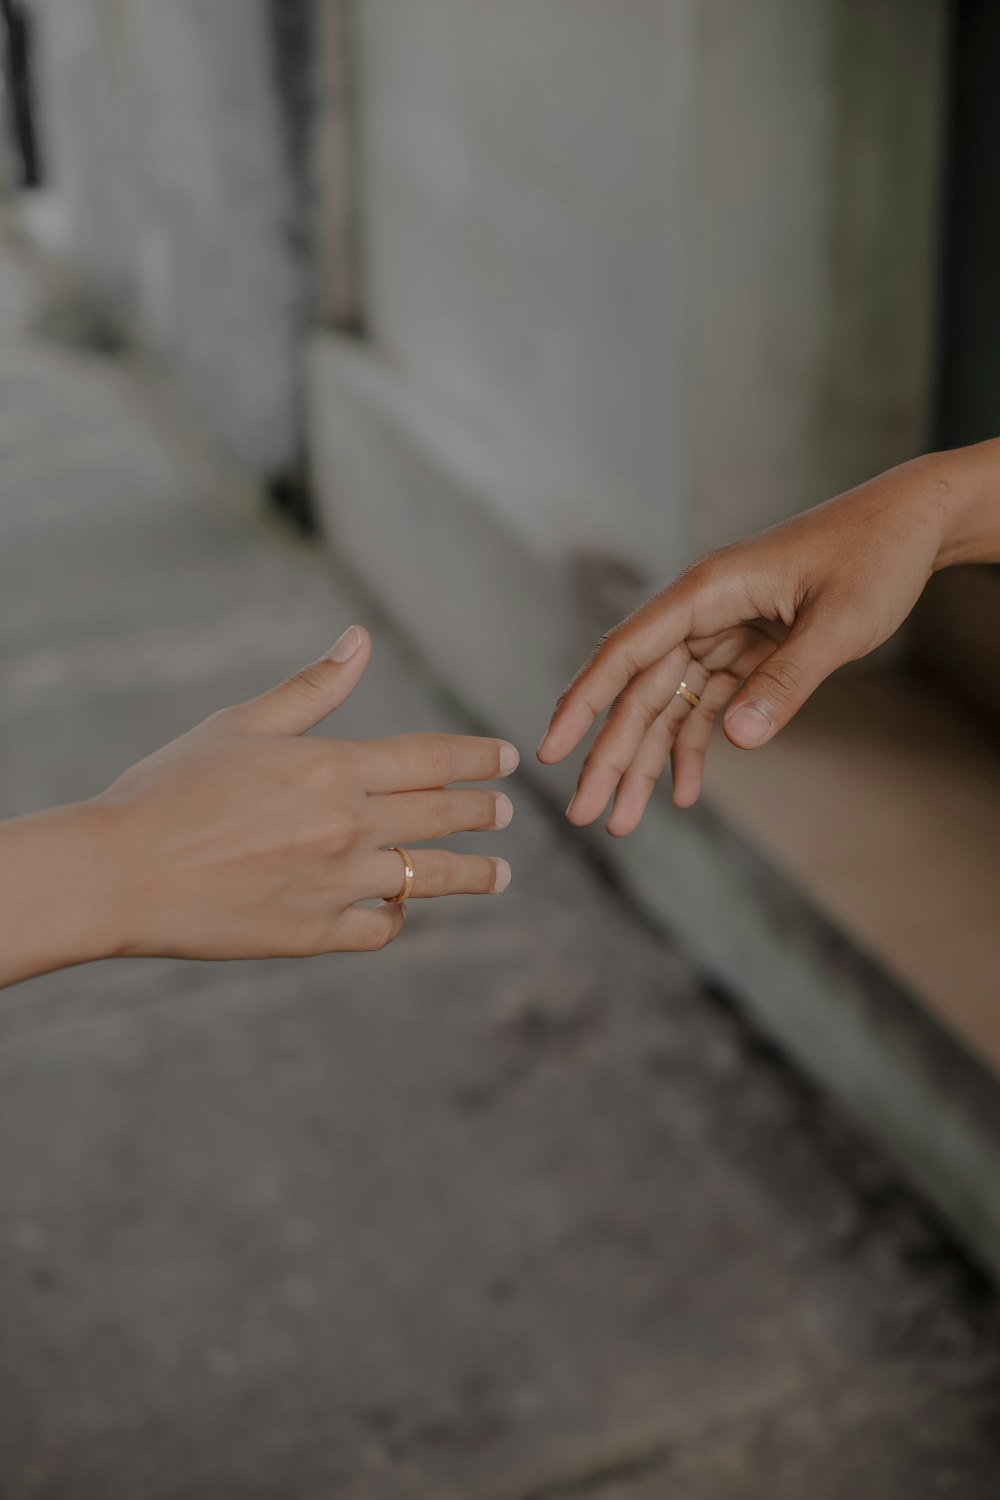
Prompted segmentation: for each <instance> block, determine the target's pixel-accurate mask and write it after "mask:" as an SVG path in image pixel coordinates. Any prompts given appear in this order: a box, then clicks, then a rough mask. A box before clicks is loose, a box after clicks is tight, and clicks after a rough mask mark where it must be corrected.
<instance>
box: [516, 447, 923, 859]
mask: <svg viewBox="0 0 1000 1500" xmlns="http://www.w3.org/2000/svg"><path fill="white" fill-rule="evenodd" d="M947 489H948V486H947V484H946V483H944V482H943V481H942V479H941V477H940V469H939V468H938V466H937V464H936V463H935V462H934V461H932V460H931V459H917V460H915V461H914V462H913V463H909V464H904V465H903V466H902V467H901V468H898V469H894V470H891V471H890V472H889V473H887V474H883V475H882V476H880V477H879V478H878V479H875V480H872V481H871V482H870V483H868V484H865V485H862V486H861V487H860V488H858V489H856V490H851V491H849V492H848V493H847V494H845V495H842V496H840V497H839V498H838V499H836V500H831V501H829V502H827V503H826V504H825V505H821V506H818V507H817V508H816V509H814V510H811V511H806V512H805V513H804V514H802V515H800V516H796V517H795V518H794V519H793V520H791V521H787V522H785V523H784V524H782V525H780V526H775V527H774V528H772V529H771V530H769V531H765V532H762V533H761V534H760V535H758V536H755V537H752V538H751V539H750V540H748V541H745V542H741V543H739V544H738V545H736V546H733V547H727V548H725V549H723V550H722V551H719V552H715V553H712V554H711V555H710V556H708V557H706V558H704V559H703V560H702V561H700V562H698V563H695V564H694V565H693V566H692V567H690V568H688V569H687V571H686V572H684V573H682V574H681V576H680V577H679V578H678V579H677V580H676V581H675V582H674V583H672V584H671V585H670V586H669V588H667V589H665V590H664V591H663V592H662V593H661V594H659V595H657V597H656V598H654V599H652V600H651V601H650V602H649V603H648V604H646V605H644V606H643V607H642V608H641V609H639V610H637V611H636V613H635V614H633V615H631V616H630V617H629V618H628V619H627V620H625V621H623V622H622V623H621V624H620V625H618V626H617V627H616V628H615V629H614V630H612V631H611V633H610V634H609V635H608V636H606V637H605V638H604V640H603V641H601V643H600V645H599V646H598V647H597V650H596V651H595V652H594V654H593V656H592V657H591V658H590V660H589V661H588V662H587V663H586V665H585V666H584V667H583V668H582V669H581V670H580V671H579V672H578V673H577V675H576V676H575V677H574V679H573V681H572V682H571V683H570V686H569V688H568V689H567V691H566V692H565V693H564V695H563V696H562V698H561V699H560V700H559V704H558V705H557V707H556V711H555V713H554V715H553V717H552V721H551V723H550V725H549V728H548V730H547V732H546V734H545V737H544V738H543V740H542V743H541V745H540V746H539V748H538V756H539V759H540V760H541V761H542V762H544V763H545V764H553V763H554V762H556V761H561V760H563V759H564V758H565V756H567V755H568V754H569V753H570V751H571V750H573V749H574V748H575V746H576V745H577V744H579V742H580V741H581V740H582V739H583V738H584V736H585V735H586V734H587V733H588V731H589V730H590V729H591V727H592V726H593V724H594V723H595V721H596V720H597V719H598V718H599V717H600V715H601V714H602V713H603V712H604V711H605V709H608V708H609V707H610V712H609V713H608V714H607V717H606V719H605V720H604V723H603V725H602V726H601V728H600V730H599V732H598V734H597V737H596V739H595V741H594V744H593V747H592V748H591V750H590V753H589V754H588V756H587V758H586V761H585V763H584V766H583V769H582V771H581V773H580V778H579V783H578V786H577V790H576V794H575V796H574V797H573V800H572V802H571V803H570V806H569V808H568V809H567V816H568V817H569V819H570V821H571V822H573V823H576V824H580V825H583V824H588V823H592V822H594V821H595V820H596V819H597V818H599V817H600V816H601V814H602V813H603V812H604V810H605V808H606V807H607V805H608V802H609V801H610V800H611V799H612V797H613V798H614V807H613V810H612V813H611V816H610V820H609V822H608V825H607V826H608V831H609V832H610V833H613V834H617V835H624V834H628V833H631V832H632V831H633V829H635V828H636V827H637V826H638V824H639V822H640V820H641V818H642V815H643V813H644V811H645V808H646V805H647V803H648V801H649V798H650V796H651V795H652V792H653V788H654V787H655V785H656V782H657V781H658V779H659V777H660V775H661V774H662V772H663V771H664V769H665V767H666V763H667V761H668V760H670V761H671V765H672V771H673V794H674V802H675V803H676V805H677V806H678V807H689V806H690V805H691V804H692V803H694V802H695V801H697V799H698V796H699V794H700V791H701V784H702V774H703V769H704V762H705V754H706V751H707V748H708V744H709V740H710V738H711V733H712V725H713V722H714V720H715V719H716V717H717V716H718V715H719V713H720V712H722V710H723V709H725V717H724V720H723V724H724V729H725V733H726V736H727V738H728V739H729V740H731V741H732V743H733V744H734V745H737V746H739V747H741V748H743V749H748V750H749V749H755V748H757V747H758V746H760V745H765V744H767V742H768V741H769V740H771V739H773V738H774V736H775V735H776V734H777V733H778V732H779V730H781V729H782V728H783V727H784V726H785V725H786V724H787V723H788V721H789V720H790V719H791V718H792V717H793V715H794V714H795V713H797V711H798V710H799V708H801V706H802V704H803V703H804V702H805V701H806V699H807V698H808V697H809V695H810V694H811V693H812V692H813V691H814V690H815V689H816V688H817V687H818V686H819V684H820V683H821V682H822V681H823V680H824V678H826V677H828V676H829V675H830V673H831V672H833V671H835V670H836V669H837V668H838V667H840V666H843V665H844V664H845V663H846V662H849V661H853V660H856V659H857V658H859V657H863V656H865V655H866V654H867V653H868V652H870V651H873V650H874V649H875V647H876V646H879V645H881V643H882V642H883V641H885V640H886V639H888V637H889V636H890V635H892V633H893V632H894V631H895V630H896V629H897V628H898V626H899V625H900V624H901V623H902V621H903V620H904V619H905V618H906V616H907V615H908V614H909V612H910V610H911V609H912V608H913V605H914V604H915V603H916V601H917V599H918V597H919V596H920V593H921V592H922V590H923V588H924V585H925V584H926V582H927V579H928V577H929V576H930V574H931V572H932V571H933V570H934V567H935V565H936V562H937V560H938V558H939V554H940V550H941V547H942V541H943V536H944V529H945V494H946V492H947ZM682 684H686V686H687V689H688V690H689V692H690V693H691V694H692V695H693V696H694V697H695V698H697V699H700V701H699V702H698V703H697V706H695V707H692V706H691V704H690V702H689V701H688V700H687V699H686V698H685V697H684V696H681V695H679V694H678V688H679V687H681V685H682ZM727 705H728V707H727Z"/></svg>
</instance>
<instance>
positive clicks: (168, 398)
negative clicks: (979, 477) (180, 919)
mask: <svg viewBox="0 0 1000 1500" xmlns="http://www.w3.org/2000/svg"><path fill="white" fill-rule="evenodd" d="M0 58H2V62H3V69H2V87H3V95H2V100H0V103H2V108H3V137H2V148H0V182H2V184H3V197H2V201H0V815H2V816H12V815H15V814H17V813H19V812H23V811H28V810H30V809H33V808H37V807H41V806H45V805H48V804H51V803H53V802H56V801H60V800H66V799H72V798H76V797H81V796H86V795H88V794H90V793H93V792H95V791H97V790H99V789H100V788H101V787H103V786H104V785H106V784H107V783H108V782H109V781H110V780H111V779H113V777H114V776H115V775H116V774H117V773H118V772H119V771H120V770H121V769H122V768H123V767H124V766H125V765H127V764H129V763H130V762H131V761H133V760H135V759H137V758H139V757H140V756H141V755H143V754H146V753H148V752H149V751H150V750H152V749H154V748H155V747H156V746H158V745H159V744H160V743H162V742H163V741H164V740H166V739H168V738H170V737H171V736H173V735H174V734H176V733H179V732H181V731H182V730H183V729H185V728H187V727H189V725H190V724H191V723H193V722H195V721H196V720H197V719H198V718H200V717H202V716H204V715H205V714H207V713H209V712H212V711H213V710H214V709H216V708H218V707H220V706H221V705H222V704H224V703H226V702H228V701H232V700H233V699H236V698H239V697H244V696H248V695H250V694H252V693H255V692H258V691H260V690H262V689H263V688H265V687H267V686H268V685H270V683H271V682H272V681H273V680H277V679H278V678H280V677H282V676H284V675H286V674H287V672H289V671H290V670H292V669H293V668H294V667H295V666H297V665H298V664H299V663H300V662H302V661H305V660H307V659H310V658H311V657H314V656H316V655H318V654H319V653H321V652H322V650H324V649H325V648H326V646H327V645H328V644H329V643H330V642H331V641H332V640H333V639H335V637H336V636H337V635H338V634H339V632H340V630H341V629H343V628H344V626H346V625H347V624H349V623H351V621H352V620H354V619H361V620H363V621H365V622H366V623H367V624H369V626H370V628H371V629H372V631H373V633H374V634H375V636H376V640H377V646H376V659H375V661H374V663H373V666H372V669H371V671H370V673H369V676H368V678H367V680H366V682H365V684H364V685H363V686H362V688H361V689H360V690H359V692H358V693H357V694H356V695H355V699H354V700H352V702H351V704H350V705H349V706H348V707H347V708H346V709H345V710H343V711H342V713H340V714H338V716H337V721H336V725H335V726H330V727H329V732H333V729H334V727H335V728H336V732H338V733H346V734H357V735H365V736H367V735H376V734H385V733H395V732H400V731H402V730H408V729H415V728H425V727H426V728H430V727H438V728H441V727H444V728H451V729H463V730H468V729H470V728H472V729H473V730H475V729H484V730H487V731H490V732H493V731H496V732H500V733H503V734H504V735H507V736H509V737H511V738H513V739H514V740H515V741H516V742H517V743H518V744H519V746H520V748H521V751H522V766H523V775H522V778H521V787H520V795H519V796H518V797H517V813H518V816H517V818H516V820H515V824H514V826H513V827H512V829H511V830H510V831H509V832H508V833H505V834H504V835H503V836H502V843H503V852H504V853H505V854H507V855H509V857H510V858H511V861H512V863H513V865H514V874H515V879H514V884H513V886H512V889H511V891H510V892H509V893H508V895H507V896H505V897H504V900H503V902H502V903H499V904H496V905H494V904H492V903H490V904H488V909H485V910H484V905H483V903H479V904H476V903H473V902H454V903H451V904H450V905H448V906H447V907H445V906H442V907H441V908H440V909H435V910H427V911H420V912H419V913H417V914H415V920H414V921H412V922H411V923H410V924H409V926H408V930H407V932H406V934H405V937H404V938H403V939H402V940H401V941H400V942H399V943H397V944H396V945H395V946H394V947H393V948H392V949H390V950H389V951H388V952H387V953H386V954H385V955H382V956H381V957H379V958H378V959H377V960H374V959H371V958H368V959H361V958H358V959H354V958H351V959H343V958H338V959H328V960H316V961H310V962H306V963H300V964H286V963H283V962H276V963H272V964H240V965H230V966H225V967H222V968H218V967H212V966H199V965H190V964H170V963H138V964H137V963H118V964H114V965H98V966H93V967H91V968H90V969H87V970H82V971H79V972H76V973H70V974H62V975H57V976H52V977H50V978H48V979H45V980H43V981H38V982H36V983H33V984H29V985H25V986H21V987H19V988H18V989H16V990H14V991H11V992H9V993H8V994H7V995H5V996H4V997H3V999H2V1000H0V1329H2V1333H0V1496H2V1497H3V1500H21V1497H28V1496H36V1495H38V1496H59V1497H62V1496H66V1497H73V1500H76V1497H84V1496H86V1497H90V1496H99V1497H101V1500H117V1497H119V1496H121V1497H128V1500H137V1497H145V1496H149V1497H154V1500H168V1497H169V1500H182V1497H184V1500H188V1497H195V1496H197V1497H199V1500H200V1497H211V1500H216V1497H219V1500H225V1497H228V1496H237V1495H239V1496H241V1497H248V1496H261V1497H265V1496H267V1497H275V1500H287V1497H291V1496H294V1497H296V1500H304V1497H309V1500H311V1497H317V1500H318V1497H324V1500H325V1497H329V1496H333V1495H336V1496H338V1497H339V1496H345V1497H355V1496H357V1497H361V1496H365V1497H369V1496H377V1497H387V1500H388V1497H392V1500H395V1497H410V1496H412V1497H421V1500H423V1497H456V1500H557V1497H559V1500H562V1497H584V1496H586V1497H596V1500H612V1497H615V1500H619V1497H620V1500H653V1497H656V1500H660V1497H667V1496H669V1497H679V1500H702V1497H705V1500H757V1497H759V1496H762V1495H767V1496H769V1497H771V1500H784V1497H788V1500H791V1497H795V1500H799V1497H800V1496H801V1495H802V1494H803V1493H804V1492H805V1491H806V1489H807V1488H808V1490H809V1492H810V1493H811V1494H812V1495H813V1496H814V1497H815V1500H840V1497H842V1496H845V1497H846V1496H848V1495H850V1496H852V1497H853V1496H858V1495H872V1496H876V1495H877V1496H878V1497H880V1500H904V1497H905V1500H923V1497H925V1496H926V1497H931V1496H941V1495H954V1496H960V1497H963V1500H980V1497H982V1500H988V1497H989V1500H992V1497H995V1496H996V1495H997V1494H1000V1480H998V1479H997V1475H998V1474H1000V1383H998V1380H997V1358H996V1357H997V1353H998V1350H1000V1341H998V1340H1000V1323H998V1318H997V1306H996V1300H995V1293H994V1290H993V1286H994V1282H995V1278H996V1276H997V1275H998V1274H1000V1186H998V1184H1000V1102H998V1101H1000V1095H998V1083H997V1072H998V1069H1000V923H998V921H997V892H998V890H1000V778H998V775H997V771H998V768H1000V738H998V730H997V722H998V716H1000V645H998V641H1000V633H998V624H1000V583H998V574H997V570H996V569H992V568H968V569H963V570H961V571H960V572H955V573H954V574H952V575H945V576H942V577H939V578H937V579H936V580H934V584H933V586H932V588H931V589H929V590H928V594H927V596H926V597H925V599H924V600H923V601H922V603H921V606H920V607H919V609H918V610H917V612H916V614H915V616H914V618H913V619H912V620H911V621H910V622H909V623H908V625H907V627H906V629H905V630H904V632H902V633H901V636H900V637H899V638H897V639H896V640H894V641H893V642H890V643H889V645H888V647H886V648H884V649H883V651H882V652H880V653H878V655H877V657H876V658H875V659H874V660H873V661H871V662H869V663H867V664H866V665H865V669H864V671H856V672H852V673H847V674H844V675H843V677H842V679H840V680H837V681H834V682H832V683H830V684H828V686H827V687H826V688H825V689H824V690H823V691H822V692H821V693H819V694H818V695H817V696H816V698H815V700H814V701H812V702H811V703H810V704H809V705H808V707H807V709H806V710H805V711H804V712H803V713H802V714H801V716H800V717H799V719H798V720H797V721H796V723H795V724H794V725H793V726H792V727H791V728H790V729H789V730H788V731H787V732H786V733H785V734H784V735H782V737H781V739H780V740H779V741H778V742H777V743H776V744H775V745H774V746H772V747H769V748H768V750H767V751H766V752H765V753H763V754H761V755H753V756H747V755H743V756H741V755H740V754H739V753H738V752H735V751H733V750H731V749H730V748H728V747H724V746H721V745H720V746H717V747H716V750H715V753H714V755H713V758H712V762H711V769H710V774H709V780H708V790H707V795H706V798H705V804H704V806H702V807H700V808H699V809H698V810H697V811H695V812H691V813H685V814H677V813H675V812H673V811H672V809H671V808H670V805H669V789H667V794H666V795H664V796H662V797H660V798H659V799H658V800H657V801H656V803H655V804H654V806H653V807H652V808H651V810H650V814H649V815H648V817H647V819H646V821H645V823H644V825H643V828H642V829H641V830H640V832H639V833H638V834H636V835H635V836H634V837H633V838H632V839H630V840H627V841H624V842H621V843H614V844H612V842H611V841H609V840H607V839H606V838H603V837H600V836H598V837H595V838H593V839H590V838H587V837H581V836H580V835H578V834H576V833H572V834H571V833H570V832H569V830H568V829H567V828H566V827H565V825H564V824H562V822H561V821H560V819H559V817H558V813H559V810H560V808H561V806H562V805H563V803H564V802H565V798H566V796H567V795H568V791H569V787H570V785H571V782H572V779H573V770H574V768H573V767H572V766H571V767H567V768H565V770H564V771H559V772H552V771H548V772H545V773H544V774H542V773H540V771H539V770H538V768H537V767H535V765H534V757H533V756H532V754H531V751H532V748H533V746H534V745H535V743H537V740H538V738H539V736H540V734H541V731H542V729H543V728H544V725H545V723H546V721H547V717H548V714H549V711H550V709H551V705H552V702H553V701H554V698H555V696H556V695H557V693H558V692H559V691H560V690H561V688H562V687H563V686H564V685H565V681H566V678H567V676H568V674H569V673H570V672H571V671H572V670H573V669H575V667H576V666H577V665H578V664H579V661H580V659H581V658H582V656H583V655H584V654H585V652H586V651H587V650H588V649H589V648H590V646H591V645H592V644H593V641H594V639H595V638H596V636H597V635H598V634H599V633H600V632H601V631H602V630H604V629H605V628H607V626H608V625H609V624H611V623H612V622H614V621H615V620H616V619H618V618H619V617H620V616H621V615H622V614H623V613H624V612H626V611H627V610H628V609H630V608H631V607H632V606H633V605H634V604H635V603H637V602H638V601H639V600H641V599H642V598H643V597H644V596H645V595H646V594H648V593H649V592H650V591H652V590H653V589H655V588H657V587H658V586H660V585H662V584H663V583H664V582H666V581H667V580H668V579H669V578H670V577H671V576H673V575H674V574H675V573H676V572H677V571H678V570H679V569H680V568H681V567H683V566H684V565H685V564H686V563H687V562H688V561H689V560H690V559H691V558H692V557H693V556H695V555H696V554H698V553H700V552H703V551H705V550H706V549H710V548H712V547H715V546H718V545H721V544H723V543H725V542H728V541H731V540H733V539H735V538H736V537H738V536H742V535H745V534H746V533H748V532H750V531H752V530H754V529H756V528H759V527H761V526H763V525H766V524H769V523H771V522H773V521H776V520H779V519H781V518H783V517H785V516H788V515H791V514H793V513H794V512H796V511H798V510H801V509H804V508H805V507H807V506H809V505H811V504H814V503H816V502H818V501H820V500H822V499H824V498H827V497H828V496H830V495H832V494H835V493H837V492H838V491H840V490H842V489H844V488H847V487H849V486H851V485H853V484H855V483H858V482H859V481H861V480H863V479H864V478H866V477H869V476H870V475H872V474H874V473H876V472H878V471H879V470H881V469H884V468H886V467H887V466H889V465H891V464H894V463H896V462H899V461H901V460H903V459H906V458H908V457H911V456H913V455H914V454H917V453H920V452H924V451H927V450H928V449H930V448H933V447H935V446H948V445H955V444H960V443H965V442H971V441H975V440H977V439H980V438H983V437H987V436H995V435H996V434H997V432H998V431H1000V279H998V277H997V273H996V266H997V263H998V260H1000V191H998V188H1000V183H998V181H997V163H998V162H1000V94H998V91H997V88H996V77H997V72H998V69H1000V6H997V5H996V4H994V3H991V0H756V3H754V4H753V5H750V4H747V3H745V0H617V3H615V0H574V3H573V4H572V5H570V4H567V3H559V0H159V3H155V4H154V3H153V0H2V3H0Z"/></svg>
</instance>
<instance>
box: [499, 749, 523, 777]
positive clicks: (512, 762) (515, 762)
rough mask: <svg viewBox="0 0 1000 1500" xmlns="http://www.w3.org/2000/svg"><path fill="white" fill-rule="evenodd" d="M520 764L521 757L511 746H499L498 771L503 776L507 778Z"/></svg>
mask: <svg viewBox="0 0 1000 1500" xmlns="http://www.w3.org/2000/svg"><path fill="white" fill-rule="evenodd" d="M520 764H521V757H520V756H519V755H518V753H517V751H516V750H515V749H514V746H513V745H501V746H500V771H501V774H502V775H504V776H509V775H510V773H511V771H516V770H517V768H518V766H519V765H520Z"/></svg>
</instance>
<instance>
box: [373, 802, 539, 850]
mask: <svg viewBox="0 0 1000 1500" xmlns="http://www.w3.org/2000/svg"><path fill="white" fill-rule="evenodd" d="M368 807H369V812H370V815H371V819H372V827H373V829H374V832H375V834H376V837H377V838H378V842H379V844H390V845H392V844H409V843H424V842H425V841H426V840H428V839H443V838H447V837H448V836H449V834H453V833H471V832H476V831H486V830H488V829H491V828H506V827H507V824H508V823H509V822H510V820H511V818H512V817H513V816H514V807H513V804H512V802H511V800H510V798H509V797H507V796H505V795H504V794H503V792H485V791H482V792H481V791H464V790H463V791H452V790H451V789H449V788H444V789H439V790H437V791H433V792H390V793H388V794H386V795H384V796H377V797H370V798H369V801H368Z"/></svg>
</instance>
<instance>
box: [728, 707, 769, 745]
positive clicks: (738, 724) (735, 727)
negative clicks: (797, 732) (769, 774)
mask: <svg viewBox="0 0 1000 1500" xmlns="http://www.w3.org/2000/svg"><path fill="white" fill-rule="evenodd" d="M726 729H727V730H728V731H729V734H730V737H731V738H732V739H734V740H738V741H739V743H740V744H741V745H746V746H747V748H748V749H751V748H752V747H753V746H754V745H762V744H763V743H764V741H765V740H766V739H767V737H768V735H769V734H770V733H771V721H770V719H769V718H768V717H767V714H766V713H764V711H763V709H760V708H754V706H753V705H752V704H750V703H741V704H740V706H739V708H734V709H733V710H732V712H731V713H728V714H727V715H726Z"/></svg>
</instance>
